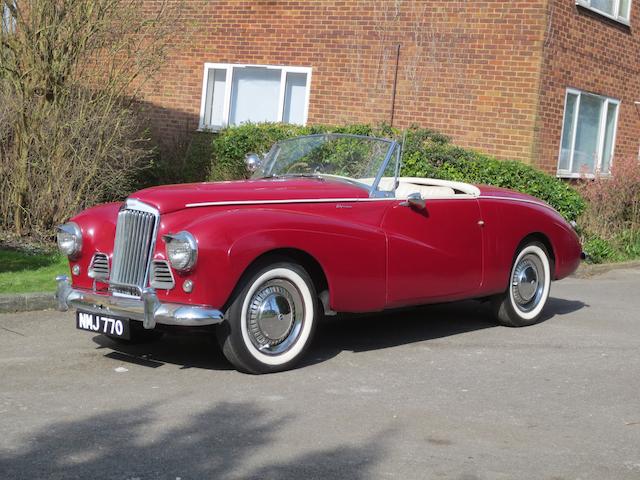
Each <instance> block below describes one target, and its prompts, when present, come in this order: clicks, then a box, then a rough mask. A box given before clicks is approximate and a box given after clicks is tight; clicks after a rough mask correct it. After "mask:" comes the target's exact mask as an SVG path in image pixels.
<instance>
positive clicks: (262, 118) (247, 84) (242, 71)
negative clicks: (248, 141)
mask: <svg viewBox="0 0 640 480" xmlns="http://www.w3.org/2000/svg"><path fill="white" fill-rule="evenodd" d="M280 75H281V71H280V70H273V69H267V68H259V67H245V68H235V69H234V71H233V84H232V92H231V111H230V113H229V123H230V124H231V125H239V124H241V123H243V122H249V121H250V122H275V121H277V120H278V100H279V97H280Z"/></svg>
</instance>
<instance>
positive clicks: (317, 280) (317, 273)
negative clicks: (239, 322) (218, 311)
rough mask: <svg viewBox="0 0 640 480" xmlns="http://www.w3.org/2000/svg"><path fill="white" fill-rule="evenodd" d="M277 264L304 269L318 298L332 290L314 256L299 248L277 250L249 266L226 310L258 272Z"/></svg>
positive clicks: (253, 261)
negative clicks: (289, 264) (292, 264)
mask: <svg viewBox="0 0 640 480" xmlns="http://www.w3.org/2000/svg"><path fill="white" fill-rule="evenodd" d="M277 262H291V263H295V264H297V265H300V266H301V267H302V268H304V269H305V270H306V271H307V273H308V274H309V276H310V277H311V280H312V281H313V285H314V287H315V289H316V294H317V295H318V296H319V295H320V294H321V293H322V292H324V291H329V290H330V287H329V280H328V277H327V275H326V273H325V269H324V268H323V267H322V265H321V264H320V262H319V261H318V260H317V259H316V258H315V257H314V256H313V255H311V254H310V253H308V252H306V251H304V250H301V249H298V248H276V249H272V250H269V251H266V252H263V253H261V254H260V255H258V256H257V257H255V258H254V259H253V260H252V261H251V262H250V263H249V264H248V265H247V267H246V268H245V269H244V271H243V272H242V274H241V275H240V278H239V279H238V281H237V282H236V284H235V286H234V288H233V290H232V293H231V295H230V296H229V299H228V300H227V304H225V306H224V309H225V310H226V309H227V308H228V306H229V304H230V303H231V301H232V300H233V298H235V296H236V294H237V293H238V292H239V291H240V290H241V289H242V288H243V287H244V285H245V284H246V282H248V281H249V279H250V278H251V277H252V276H253V275H254V274H255V273H256V272H257V271H258V270H260V269H261V268H264V267H265V266H267V265H270V264H273V263H277Z"/></svg>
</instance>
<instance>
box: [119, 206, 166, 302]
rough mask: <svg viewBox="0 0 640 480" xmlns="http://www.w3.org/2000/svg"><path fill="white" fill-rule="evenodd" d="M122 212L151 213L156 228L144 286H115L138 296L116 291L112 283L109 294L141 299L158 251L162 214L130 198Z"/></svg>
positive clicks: (150, 247)
mask: <svg viewBox="0 0 640 480" xmlns="http://www.w3.org/2000/svg"><path fill="white" fill-rule="evenodd" d="M122 210H138V211H141V212H145V213H150V214H152V215H153V216H154V227H153V233H152V235H151V242H150V244H149V258H148V259H147V264H146V266H145V272H144V280H143V282H142V286H140V285H132V284H124V283H117V284H114V285H115V286H118V287H125V288H130V289H132V290H137V291H138V295H129V294H126V293H123V292H118V291H114V290H113V289H112V288H111V281H110V282H109V292H110V293H111V294H112V295H113V296H115V297H124V298H141V297H142V294H143V292H144V290H145V289H146V288H147V285H148V284H149V275H150V273H151V262H152V261H153V254H154V252H155V250H156V241H157V239H158V231H159V230H160V212H159V211H158V209H156V208H154V207H152V206H151V205H148V204H146V203H144V202H141V201H140V200H137V199H135V198H128V199H126V200H125V202H124V204H123V205H122V206H121V207H120V211H122Z"/></svg>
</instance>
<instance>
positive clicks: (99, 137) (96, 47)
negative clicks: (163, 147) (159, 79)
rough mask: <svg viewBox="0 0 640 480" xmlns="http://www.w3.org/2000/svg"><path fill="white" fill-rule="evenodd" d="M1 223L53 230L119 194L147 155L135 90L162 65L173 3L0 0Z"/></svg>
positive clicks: (27, 231) (16, 229)
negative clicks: (4, 25)
mask: <svg viewBox="0 0 640 480" xmlns="http://www.w3.org/2000/svg"><path fill="white" fill-rule="evenodd" d="M1 4H2V6H3V7H4V8H3V14H4V16H5V17H6V18H3V22H4V23H7V24H9V25H12V28H0V105H2V108H0V117H1V118H0V120H1V121H0V123H2V127H0V229H2V230H6V231H11V232H13V233H15V234H16V235H18V236H26V235H36V236H40V237H51V236H52V235H53V231H52V227H53V226H54V225H55V224H56V223H61V222H63V221H65V220H66V219H68V218H69V217H70V216H71V215H73V214H74V213H76V212H77V211H79V210H82V209H83V208H86V207H87V206H90V205H94V204H96V203H100V202H104V201H108V200H115V199H118V198H122V197H124V196H126V195H127V194H128V193H129V192H130V191H131V190H132V189H133V188H134V187H135V180H136V174H137V173H138V172H139V170H140V169H143V168H145V167H146V166H147V165H148V162H149V158H150V153H151V150H152V149H151V148H150V144H149V139H148V136H147V135H146V134H145V132H143V131H142V129H141V128H139V125H140V119H139V117H138V106H137V105H136V103H135V97H136V95H137V93H138V92H140V89H141V88H142V87H143V86H144V84H145V82H146V81H147V80H148V79H149V78H151V77H152V76H153V75H154V74H155V73H157V72H158V70H159V69H160V68H161V67H162V65H164V63H165V57H166V51H167V48H168V47H169V46H170V45H171V40H172V39H171V37H172V32H173V31H176V30H177V29H179V28H180V26H179V24H178V22H177V18H178V14H179V8H178V7H177V6H176V7H173V6H167V5H165V2H158V4H157V5H152V6H147V5H143V2H140V1H138V0H135V1H124V0H93V1H91V2H87V1H86V0H65V1H50V0H31V1H29V2H13V1H8V0H5V1H4V2H1Z"/></svg>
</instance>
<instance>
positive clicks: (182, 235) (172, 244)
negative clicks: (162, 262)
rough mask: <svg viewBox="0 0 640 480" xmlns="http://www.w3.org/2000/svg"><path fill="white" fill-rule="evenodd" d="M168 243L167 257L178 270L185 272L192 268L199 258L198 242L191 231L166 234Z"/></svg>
mask: <svg viewBox="0 0 640 480" xmlns="http://www.w3.org/2000/svg"><path fill="white" fill-rule="evenodd" d="M162 238H164V242H165V244H166V245H167V259H168V260H169V263H171V266H172V267H173V268H175V269H176V270H179V271H181V272H185V271H187V270H191V269H192V268H193V266H194V265H195V264H196V260H197V259H198V244H197V243H196V239H195V238H194V236H193V235H191V234H190V233H189V232H184V231H183V232H179V233H176V234H169V235H165V236H164V237H162Z"/></svg>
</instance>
